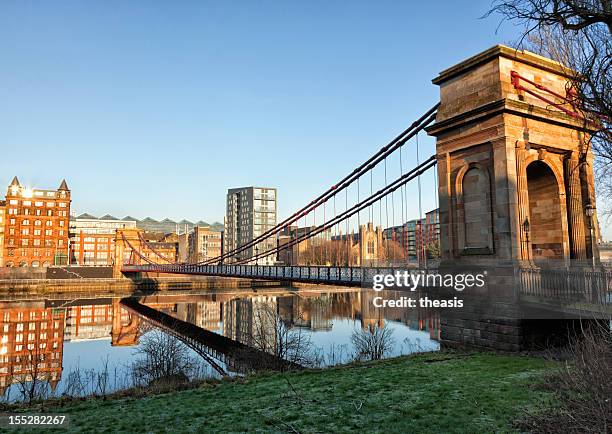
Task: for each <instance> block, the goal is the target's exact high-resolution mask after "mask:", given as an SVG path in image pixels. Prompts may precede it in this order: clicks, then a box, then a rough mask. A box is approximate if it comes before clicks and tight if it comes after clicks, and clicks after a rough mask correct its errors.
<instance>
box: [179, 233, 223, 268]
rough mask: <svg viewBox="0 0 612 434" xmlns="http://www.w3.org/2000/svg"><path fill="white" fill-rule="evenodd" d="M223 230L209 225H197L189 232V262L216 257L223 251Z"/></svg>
mask: <svg viewBox="0 0 612 434" xmlns="http://www.w3.org/2000/svg"><path fill="white" fill-rule="evenodd" d="M222 240H223V231H220V230H215V229H213V228H211V227H209V226H196V227H194V228H193V231H191V232H189V234H188V252H189V253H188V257H187V260H188V262H191V263H194V262H202V261H207V260H209V259H213V258H216V257H217V256H220V255H221V252H222Z"/></svg>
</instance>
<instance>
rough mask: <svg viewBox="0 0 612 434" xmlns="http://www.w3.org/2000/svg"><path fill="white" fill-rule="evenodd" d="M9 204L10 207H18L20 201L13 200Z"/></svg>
mask: <svg viewBox="0 0 612 434" xmlns="http://www.w3.org/2000/svg"><path fill="white" fill-rule="evenodd" d="M9 204H10V205H18V204H19V201H18V200H16V199H11V200H9Z"/></svg>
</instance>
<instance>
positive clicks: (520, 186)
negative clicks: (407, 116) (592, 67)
mask: <svg viewBox="0 0 612 434" xmlns="http://www.w3.org/2000/svg"><path fill="white" fill-rule="evenodd" d="M570 78H571V77H570V76H569V75H568V71H567V69H566V68H564V67H563V66H562V65H560V64H558V63H556V62H553V61H552V60H549V59H545V58H543V57H541V56H537V55H534V54H532V53H529V52H525V51H517V50H514V49H510V48H507V47H504V46H496V47H493V48H491V49H489V50H486V51H484V52H482V53H479V54H477V55H476V56H473V57H471V58H469V59H467V60H465V61H463V62H461V63H459V64H457V65H455V66H453V67H451V68H449V69H447V70H445V71H443V72H441V73H440V75H439V76H438V77H436V78H435V79H434V80H433V83H434V84H436V85H438V86H440V101H439V102H438V103H436V104H434V105H433V106H432V107H431V108H430V109H428V110H425V111H424V113H423V114H422V115H421V116H420V117H419V118H418V119H417V120H415V121H414V122H413V123H412V124H410V126H409V127H408V128H407V129H405V130H404V131H402V132H401V133H400V134H399V135H398V136H397V137H395V138H394V139H393V140H391V141H390V142H389V143H387V144H386V145H385V146H383V147H382V148H380V149H378V151H376V152H375V153H374V154H373V155H371V156H370V157H369V158H368V159H366V160H365V161H363V162H362V163H360V164H359V165H358V166H357V167H356V168H355V169H354V170H352V171H350V172H349V173H348V174H346V175H345V176H343V177H341V178H340V180H339V181H338V182H336V183H335V184H334V185H332V186H331V187H329V188H328V189H327V190H325V191H324V192H323V193H321V194H319V195H317V196H316V197H315V198H314V199H313V200H311V201H309V202H308V203H307V204H306V205H305V206H303V207H302V208H300V209H299V210H297V211H295V212H294V213H292V214H291V215H290V216H289V217H287V218H285V219H284V220H282V221H281V222H280V223H278V224H275V225H272V226H270V227H268V228H267V229H265V230H263V231H262V233H261V234H259V235H257V236H254V237H253V239H252V240H250V241H249V242H246V243H244V244H242V245H240V246H239V247H237V248H234V249H231V250H228V251H224V252H223V253H222V254H221V255H219V256H217V257H214V258H210V259H208V260H205V261H201V262H198V263H172V261H170V260H168V259H167V258H166V257H164V256H163V255H161V254H159V252H157V251H156V250H155V247H154V246H152V245H150V244H148V243H147V242H146V241H145V240H144V239H143V238H142V237H141V236H140V235H139V236H138V237H131V238H130V237H127V236H126V235H125V233H122V234H121V240H118V242H119V241H121V245H122V247H121V249H122V251H121V255H120V256H119V258H118V259H117V258H116V260H118V261H119V262H118V264H117V267H119V269H120V271H121V272H122V273H124V274H133V273H170V274H186V275H208V276H227V277H238V278H250V279H273V280H285V281H295V282H307V283H320V284H341V285H352V286H360V285H364V284H366V283H367V282H369V281H371V279H372V276H373V275H374V274H384V273H391V272H393V270H394V269H397V268H406V267H409V266H410V264H408V262H407V256H406V254H405V239H406V238H405V232H404V231H405V230H406V224H405V223H406V221H407V220H408V219H409V217H410V216H409V214H410V213H411V212H414V211H413V210H414V209H415V208H416V209H418V216H419V218H420V219H422V217H423V203H424V202H426V203H427V204H428V206H431V207H432V208H436V209H439V215H440V249H439V250H440V256H441V258H440V267H445V266H446V267H450V268H453V267H454V269H455V270H459V272H460V271H461V270H463V269H466V268H467V269H469V268H470V267H471V268H472V269H473V268H474V267H480V269H485V270H488V271H490V273H491V276H492V282H491V284H490V285H489V286H488V288H487V290H488V292H489V293H500V294H506V295H508V294H509V295H510V296H511V297H510V298H511V299H512V296H514V300H515V303H516V302H517V301H516V300H518V298H517V297H519V296H520V295H521V294H522V295H529V296H531V297H534V296H536V297H540V298H541V299H554V298H563V297H565V298H567V295H568V294H573V296H574V300H580V301H582V302H585V303H587V304H588V303H591V304H598V305H609V304H610V302H611V301H612V300H611V297H610V293H611V292H612V276H611V275H610V270H606V269H605V268H603V267H602V266H601V264H600V262H599V253H598V250H597V243H596V240H597V238H598V224H597V213H596V209H595V193H594V177H593V171H592V167H593V166H592V161H593V155H592V152H591V150H590V147H589V146H588V137H589V135H590V134H592V133H593V132H594V131H596V130H597V129H598V128H600V127H601V122H602V120H598V119H596V118H594V117H593V116H592V115H591V114H589V113H586V112H584V111H583V110H581V109H580V107H579V105H577V103H576V101H575V98H574V97H573V93H572V92H571V86H570V85H569V84H570ZM603 122H606V120H603ZM424 134H427V135H429V136H434V137H435V140H436V144H435V151H433V152H432V155H426V156H425V157H423V147H422V142H423V135H424ZM419 140H421V143H420V142H419ZM426 181H427V182H426ZM424 186H427V187H426V189H424ZM398 227H399V230H396V229H395V228H398ZM291 228H296V229H297V230H294V231H293V232H291V230H290V229H291ZM374 228H376V229H374ZM379 228H380V229H379ZM300 229H301V230H300ZM391 229H393V230H391ZM383 230H384V231H386V233H387V234H391V235H390V236H386V237H384V238H383V239H382V240H381V237H380V236H377V232H378V233H380V232H382V231H383ZM287 231H289V233H293V234H294V236H292V237H291V238H290V239H289V240H288V241H287V242H285V243H282V244H281V243H280V242H279V241H278V240H279V238H280V235H281V233H283V232H285V233H286V232H287ZM355 233H358V236H357V237H355ZM354 240H356V244H355V243H354V242H353V241H354ZM307 242H308V243H310V245H314V246H316V247H315V248H314V249H313V252H311V254H310V255H308V257H307V258H304V257H302V258H300V252H301V251H302V250H301V249H300V246H301V245H304V244H305V243H307ZM287 250H292V252H295V255H293V254H292V255H291V256H292V258H295V260H293V261H292V263H291V264H287V263H283V261H281V260H280V259H281V257H282V252H283V251H287ZM424 257H425V258H427V255H424ZM262 263H264V264H265V265H262ZM419 265H420V266H421V267H425V268H428V269H431V268H433V267H434V264H431V263H430V264H424V263H421V264H419ZM585 282H586V283H585ZM592 282H596V286H597V291H596V294H595V296H594V295H593V290H592V287H593V285H595V284H593V283H592ZM478 327H479V326H478V324H476V325H474V326H473V328H476V329H477V330H480V329H479V328H478ZM484 327H485V326H484V325H483V329H484ZM486 327H488V328H487V330H490V329H491V327H490V326H486ZM453 328H455V330H454V331H453ZM458 328H459V327H458V326H457V325H454V324H447V331H448V335H447V338H448V340H455V341H458V342H460V343H466V342H467V343H473V344H480V345H485V346H491V342H492V343H493V344H494V343H495V342H499V341H500V340H504V341H505V342H508V338H507V336H506V337H504V338H500V336H501V335H508V334H510V335H512V338H510V341H511V344H512V345H515V346H516V348H518V347H520V346H521V341H520V339H522V338H521V336H522V333H523V332H522V331H521V330H522V326H521V325H520V324H519V325H517V326H516V330H510V331H508V330H507V328H503V327H501V326H500V328H499V330H498V329H496V330H495V332H494V333H493V334H496V335H497V337H494V338H490V339H489V338H487V339H489V340H491V342H489V343H486V342H477V341H478V339H481V338H479V337H474V335H473V334H472V335H469V336H468V335H466V334H465V333H464V332H463V329H465V327H464V328H463V329H462V330H461V331H458ZM449 330H450V331H449ZM443 333H444V328H443ZM515 338H516V339H515ZM492 346H495V345H492ZM512 348H513V349H514V348H515V347H514V346H513V347H512Z"/></svg>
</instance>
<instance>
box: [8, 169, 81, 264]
mask: <svg viewBox="0 0 612 434" xmlns="http://www.w3.org/2000/svg"><path fill="white" fill-rule="evenodd" d="M69 215H70V190H69V189H68V185H67V184H66V181H65V180H63V181H62V182H61V184H60V186H59V188H58V189H57V190H42V189H37V188H29V187H25V186H22V185H21V183H20V182H19V180H18V179H17V177H14V178H13V181H12V182H11V184H10V185H9V187H8V189H7V193H6V205H5V216H4V243H3V256H4V265H5V266H7V267H40V266H43V267H46V266H49V265H67V264H68V221H69Z"/></svg>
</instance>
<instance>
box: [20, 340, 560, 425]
mask: <svg viewBox="0 0 612 434" xmlns="http://www.w3.org/2000/svg"><path fill="white" fill-rule="evenodd" d="M554 366H555V365H554V363H552V362H546V361H544V360H543V359H539V358H533V357H526V356H517V355H499V354H493V353H473V354H464V353H456V352H448V351H442V352H438V353H428V354H420V355H416V356H408V357H399V358H395V359H388V360H384V361H378V362H372V363H366V364H359V365H349V366H341V367H335V368H329V369H325V370H308V371H303V372H295V373H289V374H285V375H283V374H278V373H273V374H272V373H271V374H265V375H258V376H254V377H249V378H247V379H239V380H233V381H230V380H227V381H221V382H215V383H206V384H204V385H202V386H200V387H198V388H196V389H192V390H186V391H181V392H175V393H168V394H163V395H157V396H145V397H142V396H132V397H129V396H128V397H125V396H124V397H114V398H109V399H86V400H77V401H72V402H64V403H61V402H55V403H47V404H46V405H45V409H44V411H45V412H49V413H54V414H57V413H60V414H66V415H68V417H69V418H70V425H69V429H70V430H71V431H81V432H93V431H107V432H109V431H114V432H116V431H121V432H161V431H173V432H185V431H203V432H243V431H265V432H301V433H308V432H349V431H355V432H432V433H434V432H435V433H439V432H466V433H467V432H512V431H515V429H514V428H513V423H514V421H516V420H517V419H518V418H520V417H521V416H522V414H523V412H524V410H525V409H533V408H535V407H536V406H537V405H543V404H546V403H547V401H548V400H549V397H550V395H549V394H548V392H544V391H541V390H536V389H535V388H534V387H533V385H534V384H537V383H538V382H539V380H540V379H541V377H542V375H543V374H544V373H546V372H547V371H549V370H551V369H553V367H554ZM10 411H14V410H10ZM18 411H19V412H23V413H32V412H35V411H36V412H38V411H41V409H40V408H39V407H35V408H29V409H26V408H20V409H18Z"/></svg>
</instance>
